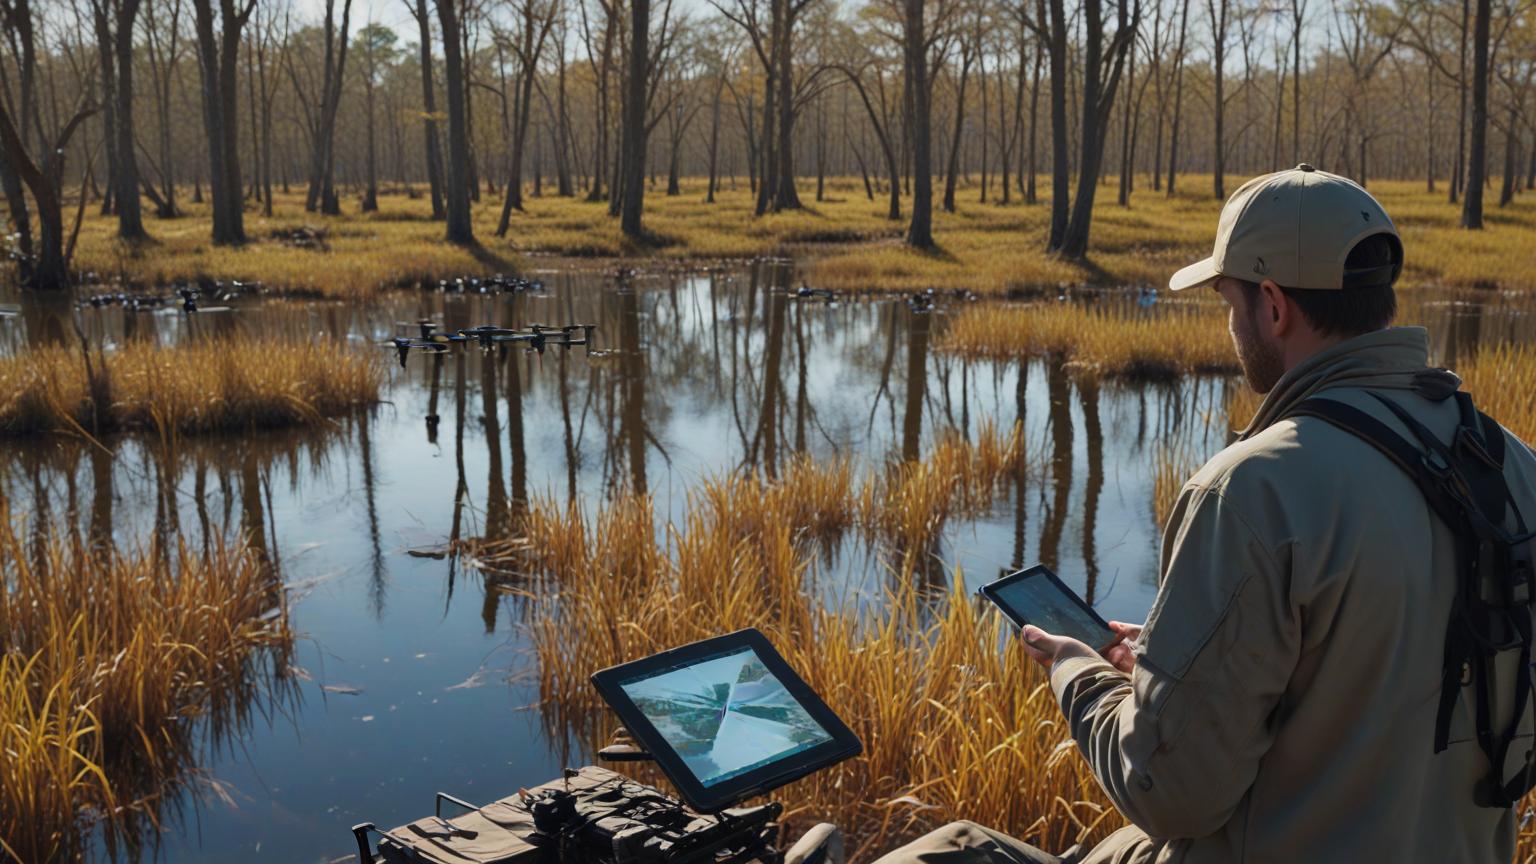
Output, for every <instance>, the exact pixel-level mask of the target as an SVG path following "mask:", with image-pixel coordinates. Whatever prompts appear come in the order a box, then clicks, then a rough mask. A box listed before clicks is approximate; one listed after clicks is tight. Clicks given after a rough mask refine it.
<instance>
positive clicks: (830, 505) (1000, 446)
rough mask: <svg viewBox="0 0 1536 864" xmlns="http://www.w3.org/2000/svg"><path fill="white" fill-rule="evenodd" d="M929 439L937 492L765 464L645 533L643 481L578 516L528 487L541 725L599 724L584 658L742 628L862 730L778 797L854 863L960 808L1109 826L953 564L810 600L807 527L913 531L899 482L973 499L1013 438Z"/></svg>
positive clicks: (1000, 472)
mask: <svg viewBox="0 0 1536 864" xmlns="http://www.w3.org/2000/svg"><path fill="white" fill-rule="evenodd" d="M938 449H939V450H940V451H943V452H941V453H939V454H936V457H935V465H934V466H933V467H934V468H938V467H941V464H942V466H947V467H950V468H957V469H958V470H960V471H961V472H962V473H963V474H964V477H963V478H962V479H958V480H950V481H947V484H946V485H945V486H944V488H943V491H941V492H939V493H937V494H935V493H932V492H931V491H929V489H930V484H928V483H926V482H925V481H920V480H916V479H914V478H913V476H912V474H911V473H908V472H911V471H922V470H923V469H921V468H919V467H917V466H911V467H910V468H909V469H907V471H897V470H894V469H893V473H891V474H888V475H880V476H876V477H872V478H871V479H870V480H869V481H868V483H867V484H866V485H865V486H864V487H862V488H861V489H858V490H854V489H853V488H851V486H850V484H848V483H846V482H845V481H843V480H841V479H834V480H832V481H831V482H830V483H829V482H828V481H827V480H826V479H825V477H824V476H821V475H823V474H825V475H830V476H832V477H834V478H839V477H841V476H842V475H843V472H844V469H842V468H839V467H837V466H831V467H830V470H827V471H820V470H819V467H820V466H816V465H814V464H813V463H810V462H801V463H799V464H797V465H796V466H794V467H793V468H792V469H791V470H788V471H786V472H784V473H783V475H782V478H781V479H779V480H769V479H766V478H763V477H761V476H749V477H740V478H730V479H725V480H719V481H709V482H706V483H705V484H704V486H703V488H702V490H701V491H700V492H699V493H697V494H696V495H694V496H693V498H692V499H691V501H690V506H689V507H688V509H687V512H686V514H685V515H684V516H683V517H681V519H680V520H679V521H678V522H675V523H671V524H668V525H667V526H666V527H665V528H664V529H662V530H661V531H660V532H659V533H658V532H657V529H656V528H655V527H654V521H653V518H652V517H653V513H652V510H651V505H650V502H649V500H648V499H645V498H643V497H634V496H624V497H620V498H618V499H617V500H615V501H612V502H610V503H609V504H608V505H607V506H605V507H604V508H603V509H602V510H601V511H600V512H599V513H598V514H597V515H596V516H595V517H592V518H590V519H589V518H587V517H584V516H583V515H582V514H581V513H580V511H579V510H577V509H575V508H568V507H564V506H559V505H554V504H547V503H542V504H535V505H534V506H533V507H532V508H531V510H530V511H529V512H528V513H527V514H525V516H524V517H523V519H524V522H523V524H524V529H525V530H524V534H525V536H526V539H527V541H528V542H527V543H526V544H523V545H522V546H521V549H520V551H519V552H518V553H517V555H516V566H517V567H518V568H519V569H521V570H522V571H523V572H525V573H526V574H527V575H528V576H529V577H530V578H532V579H534V580H536V584H537V585H538V587H537V589H536V590H534V591H532V592H530V593H531V594H533V595H534V596H536V597H538V598H540V599H538V600H537V601H535V603H536V606H535V607H534V608H533V609H531V610H530V614H529V622H530V623H529V626H530V628H531V630H532V638H533V642H534V645H535V648H536V651H537V654H538V658H539V671H540V685H541V692H542V694H543V697H544V703H543V704H544V707H545V711H546V719H547V720H548V721H549V722H550V723H551V724H552V732H553V733H556V734H555V737H556V739H557V740H564V738H565V735H566V733H567V732H570V731H574V732H575V733H576V735H577V736H578V737H579V738H580V739H581V740H584V741H585V742H586V743H588V744H596V743H601V742H602V741H603V740H604V738H605V735H606V733H608V732H611V729H612V725H613V723H612V720H611V718H610V717H609V716H608V713H607V711H606V709H605V708H604V707H603V706H602V705H601V703H600V702H599V700H598V699H597V697H596V695H595V694H594V693H593V691H592V689H591V686H590V684H589V683H588V680H587V678H588V676H589V675H590V674H591V672H593V671H595V670H596V669H599V668H602V667H604V666H607V665H611V664H613V663H617V662H621V661H623V660H627V659H633V658H635V657H639V656H642V655H645V654H648V653H651V652H654V651H658V650H661V649H663V648H668V647H673V646H676V645H679V644H682V643H685V642H689V641H693V640H696V639H701V638H705V637H707V636H712V635H717V634H719V633H722V632H726V631H729V630H733V629H737V628H741V627H747V626H752V627H758V628H760V629H762V630H763V631H764V632H766V633H767V634H768V636H769V638H770V639H771V640H772V641H773V642H774V644H775V645H776V646H777V647H778V648H779V649H780V650H781V651H783V652H784V654H785V655H786V656H787V658H788V659H789V661H790V663H791V664H792V665H794V666H795V667H796V668H797V669H799V670H801V671H802V672H803V673H805V674H806V676H807V678H808V679H809V681H810V683H811V685H812V686H813V687H815V688H816V690H817V691H818V692H819V693H821V694H822V695H823V696H825V697H826V698H827V699H828V701H829V702H830V703H831V704H833V705H834V706H836V707H837V710H838V712H839V714H840V715H841V716H842V717H844V718H845V719H846V720H848V721H849V723H850V725H851V726H852V727H853V728H854V730H855V731H856V732H857V733H858V734H859V737H860V738H861V740H862V741H863V742H864V746H865V752H864V754H863V755H862V756H860V757H859V758H857V759H855V760H852V761H850V762H847V763H844V764H843V765H841V766H838V767H836V768H834V769H831V770H828V771H824V772H820V773H818V774H816V775H813V776H812V777H810V778H807V779H805V780H802V781H800V782H799V783H797V784H795V786H794V787H792V788H790V789H788V790H785V791H784V792H783V793H781V794H780V795H779V796H778V797H779V798H780V799H781V800H784V801H786V802H788V803H789V804H790V805H791V807H792V808H793V810H792V813H791V816H790V820H791V821H792V822H793V823H794V824H796V825H798V826H800V827H805V826H806V825H808V824H809V823H811V822H813V821H817V820H822V819H830V820H831V821H834V822H836V823H838V824H839V825H840V826H841V827H842V828H843V829H844V830H845V831H847V832H848V833H849V835H850V837H851V840H852V849H851V851H852V852H853V857H854V860H860V861H867V860H870V859H871V858H873V857H874V856H875V855H876V854H877V853H879V852H881V851H884V850H886V849H889V848H891V847H893V846H894V845H896V844H897V843H899V842H901V841H902V840H904V839H908V838H911V837H913V836H916V835H917V834H920V833H922V832H923V831H925V830H927V829H928V828H930V827H932V826H934V825H936V824H940V823H942V822H944V821H946V820H948V819H951V818H957V817H961V816H963V817H966V818H974V819H977V820H979V821H982V822H986V823H989V824H994V825H999V826H1003V827H1006V828H1008V829H1010V830H1012V831H1014V832H1015V833H1017V834H1019V835H1020V836H1022V837H1024V838H1026V839H1028V840H1031V841H1033V842H1036V843H1039V844H1041V845H1043V846H1046V847H1051V848H1060V847H1063V846H1065V845H1068V844H1070V843H1072V842H1075V841H1076V840H1078V839H1080V838H1085V837H1088V838H1096V837H1100V836H1103V835H1104V834H1106V833H1108V831H1109V830H1110V828H1112V827H1113V826H1114V824H1118V817H1117V816H1115V815H1114V814H1113V811H1112V810H1110V809H1107V807H1106V805H1105V803H1104V799H1103V797H1102V795H1101V793H1100V792H1099V790H1098V788H1097V786H1096V784H1095V781H1094V780H1093V779H1092V777H1091V776H1090V775H1089V774H1088V773H1087V772H1086V771H1085V770H1084V769H1083V766H1082V762H1081V761H1080V760H1079V759H1078V757H1077V755H1076V753H1075V752H1074V750H1073V749H1072V747H1071V745H1070V744H1069V743H1064V742H1066V741H1067V738H1066V731H1065V727H1064V724H1063V723H1062V721H1061V717H1060V711H1059V709H1058V708H1057V707H1056V704H1055V701H1054V698H1053V696H1052V694H1051V692H1050V690H1049V688H1048V686H1046V683H1045V679H1044V676H1043V675H1042V674H1041V673H1040V671H1039V670H1038V668H1036V667H1035V666H1034V664H1033V663H1032V662H1031V661H1029V660H1028V659H1027V658H1026V657H1025V656H1024V655H1023V654H1022V653H1021V652H1020V651H1019V650H1018V648H1017V646H1016V645H1015V644H1013V643H1011V642H1005V640H1003V639H1002V636H1003V628H1002V625H1001V622H1000V621H999V620H998V619H997V617H996V616H995V615H993V614H991V613H990V612H984V611H983V610H982V609H981V608H980V606H978V605H977V604H976V603H975V601H974V599H973V598H972V597H970V596H969V594H968V592H966V591H965V589H964V587H963V580H962V579H961V576H960V574H958V573H956V574H954V583H955V585H956V586H957V587H955V588H954V589H953V590H951V591H946V592H941V594H940V596H938V597H933V596H931V595H930V594H927V593H925V592H923V591H920V590H918V589H917V588H916V587H915V586H916V580H913V579H911V578H909V577H900V576H898V578H895V579H894V580H891V581H889V582H888V583H884V584H875V585H865V586H862V588H863V591H864V593H863V594H862V595H861V596H862V598H863V599H864V600H865V601H871V600H872V601H874V604H875V605H874V607H870V606H868V605H860V604H859V603H858V602H856V601H849V602H848V604H847V605H843V604H841V603H830V602H824V601H823V600H821V599H818V598H820V597H822V596H825V592H820V591H817V590H814V589H813V587H812V586H813V585H814V584H815V583H816V581H817V578H818V577H817V565H816V561H817V560H818V556H817V553H816V547H817V544H816V542H815V541H816V540H817V539H818V537H819V536H820V535H819V532H820V530H822V529H821V528H820V527H817V526H828V525H833V526H837V525H845V524H847V520H848V519H850V518H852V517H853V516H854V515H856V514H858V513H861V512H863V513H866V514H869V513H874V514H878V515H874V516H872V517H871V518H873V519H874V524H871V525H869V526H866V527H868V528H869V529H871V530H873V531H874V532H875V533H877V534H880V535H882V536H887V540H886V542H888V543H890V544H891V545H893V546H896V547H905V548H908V549H911V548H924V546H923V543H924V539H923V538H924V536H926V535H928V534H929V533H930V532H932V531H933V530H934V526H933V524H932V522H931V521H930V520H928V519H927V518H913V517H912V516H911V515H910V512H911V511H910V510H909V509H908V507H909V505H910V503H911V499H912V498H913V497H914V496H917V497H921V498H922V499H923V500H925V501H926V500H928V499H929V498H932V497H938V498H941V499H943V501H944V504H943V505H942V506H941V509H944V508H947V509H949V510H953V511H959V510H961V509H964V508H966V507H969V506H976V507H980V506H984V504H983V502H984V501H986V500H989V499H990V492H989V490H994V489H996V488H997V484H998V482H999V480H1000V479H1001V478H1003V477H1006V476H1007V474H1008V472H1010V471H1013V470H1017V467H1018V466H1017V465H1016V464H1014V463H1015V462H1016V461H1017V459H1018V458H1019V456H1018V453H1019V452H1020V450H1019V447H1018V444H1017V433H1016V432H1015V433H1012V434H1010V435H1007V436H998V435H996V434H995V433H987V434H984V435H983V436H982V441H981V442H979V443H977V444H973V445H969V446H967V445H964V444H961V443H959V442H958V441H955V440H953V439H951V440H950V441H947V442H945V443H941V444H940V445H938ZM944 453H947V454H948V455H944ZM966 466H969V467H966ZM913 484H918V485H922V486H924V487H925V491H923V492H921V493H916V492H914V491H913V490H912V489H911V486H912V485H913ZM921 512H924V513H931V512H933V511H931V510H927V509H926V508H923V509H922V510H921ZM839 513H842V514H846V515H843V516H839V515H837V514H839ZM888 531H901V532H905V533H904V534H903V536H899V537H890V536H888V535H887V532H888ZM723 573H728V574H730V578H722V576H721V574H723ZM861 609H863V610H864V611H862V612H861V611H860V610H861Z"/></svg>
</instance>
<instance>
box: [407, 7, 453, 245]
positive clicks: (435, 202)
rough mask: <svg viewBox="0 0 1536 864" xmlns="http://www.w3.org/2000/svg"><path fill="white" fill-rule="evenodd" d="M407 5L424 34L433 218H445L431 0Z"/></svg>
mask: <svg viewBox="0 0 1536 864" xmlns="http://www.w3.org/2000/svg"><path fill="white" fill-rule="evenodd" d="M405 4H406V9H407V10H409V11H410V13H411V17H412V18H413V19H415V21H416V29H417V31H418V33H419V34H420V35H419V37H418V42H417V45H416V49H417V52H418V53H419V54H420V58H419V60H418V63H419V64H420V66H421V116H422V136H423V143H424V149H425V155H426V162H427V184H428V185H429V186H430V187H431V192H430V194H431V198H432V218H433V219H442V218H443V216H444V209H443V154H442V151H441V147H440V145H439V143H438V138H437V88H435V87H434V86H433V84H432V21H431V19H430V18H428V17H427V0H405Z"/></svg>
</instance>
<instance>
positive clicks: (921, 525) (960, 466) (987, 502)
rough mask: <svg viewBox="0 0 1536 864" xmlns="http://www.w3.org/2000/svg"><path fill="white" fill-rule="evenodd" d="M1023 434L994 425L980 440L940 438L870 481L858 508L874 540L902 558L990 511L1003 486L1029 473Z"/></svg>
mask: <svg viewBox="0 0 1536 864" xmlns="http://www.w3.org/2000/svg"><path fill="white" fill-rule="evenodd" d="M1025 458H1026V457H1025V452H1024V436H1023V430H1022V429H1021V428H1020V427H1019V426H1018V425H1015V426H1013V427H1012V428H1010V429H1009V430H1008V433H1007V434H1006V435H1001V434H999V433H998V432H997V428H996V427H995V426H994V425H992V423H991V422H990V421H988V422H987V423H984V424H983V425H982V427H981V430H980V433H979V434H978V435H977V438H976V441H974V442H972V441H969V440H967V439H966V438H964V437H962V436H960V435H958V434H953V433H951V434H947V435H941V436H940V437H939V440H938V442H937V443H936V444H935V445H934V448H933V450H932V452H931V453H929V455H928V456H927V457H926V458H924V459H921V460H919V461H916V462H895V463H892V464H891V465H889V466H888V467H887V468H886V470H885V471H884V472H881V473H877V474H875V475H873V476H871V477H870V479H869V480H868V482H866V483H865V484H864V486H863V488H862V490H861V491H860V494H859V498H858V502H857V505H856V509H857V511H858V512H859V514H860V515H861V517H862V520H863V524H864V526H865V527H866V529H867V531H868V533H869V535H870V536H871V538H873V539H882V540H886V541H889V542H892V543H894V544H896V545H897V547H898V548H900V549H902V550H903V551H904V553H906V554H904V556H903V557H909V556H910V554H914V553H920V552H921V551H922V550H926V549H928V548H929V547H930V546H931V545H932V543H933V541H934V540H936V539H937V538H938V536H939V532H941V531H942V530H943V528H944V523H945V521H946V520H948V519H949V518H950V517H951V516H960V517H973V516H976V515H978V514H980V513H981V512H982V511H984V510H985V509H986V508H988V507H989V506H991V504H992V500H993V499H994V498H995V497H996V494H997V491H998V489H999V487H1000V485H1001V484H1002V483H1004V482H1006V481H1007V480H1008V479H1009V478H1010V477H1012V476H1013V475H1014V473H1015V472H1017V471H1020V470H1024V468H1025Z"/></svg>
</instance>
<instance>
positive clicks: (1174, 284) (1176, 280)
mask: <svg viewBox="0 0 1536 864" xmlns="http://www.w3.org/2000/svg"><path fill="white" fill-rule="evenodd" d="M1220 276H1221V271H1220V270H1217V269H1216V259H1215V258H1207V259H1205V260H1204V261H1196V262H1195V263H1193V264H1191V265H1189V266H1188V267H1185V268H1184V269H1183V270H1180V271H1179V272H1177V273H1175V274H1173V278H1171V279H1169V280H1168V290H1169V291H1183V290H1185V289H1187V288H1200V287H1203V286H1205V285H1209V284H1211V283H1212V282H1215V281H1216V280H1217V279H1218V278H1220Z"/></svg>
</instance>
